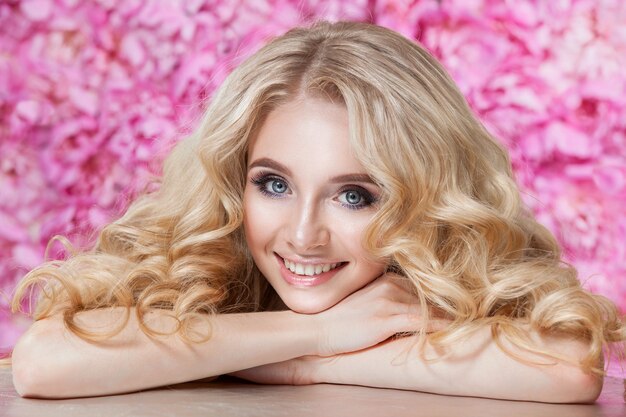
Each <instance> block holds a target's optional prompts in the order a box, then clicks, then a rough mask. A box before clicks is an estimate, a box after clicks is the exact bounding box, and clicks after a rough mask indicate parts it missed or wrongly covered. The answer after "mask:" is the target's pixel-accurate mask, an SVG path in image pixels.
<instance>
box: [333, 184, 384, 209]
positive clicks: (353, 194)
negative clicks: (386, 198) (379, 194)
mask: <svg viewBox="0 0 626 417" xmlns="http://www.w3.org/2000/svg"><path fill="white" fill-rule="evenodd" d="M351 187H355V186H351ZM338 200H339V202H340V203H341V205H343V206H344V207H347V208H349V209H352V210H359V209H362V208H365V207H369V206H371V205H372V204H373V203H374V202H375V200H376V199H375V198H374V196H373V195H372V194H371V193H370V192H369V191H367V190H365V189H363V188H361V187H357V188H349V189H346V190H344V191H342V192H341V193H340V194H339V198H338Z"/></svg>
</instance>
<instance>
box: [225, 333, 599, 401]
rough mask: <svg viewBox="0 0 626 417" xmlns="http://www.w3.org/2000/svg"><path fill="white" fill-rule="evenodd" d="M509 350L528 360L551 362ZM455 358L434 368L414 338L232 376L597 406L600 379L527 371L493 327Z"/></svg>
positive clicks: (544, 368) (577, 345)
mask: <svg viewBox="0 0 626 417" xmlns="http://www.w3.org/2000/svg"><path fill="white" fill-rule="evenodd" d="M535 339H536V341H537V344H538V345H539V346H541V347H545V348H548V349H553V350H554V351H556V352H559V353H560V354H563V355H566V356H569V357H572V358H580V357H582V356H583V355H584V353H585V352H586V349H587V347H586V346H585V343H583V342H580V341H576V340H567V339H562V338H556V337H550V338H546V337H543V338H540V337H538V336H537V337H535ZM504 344H505V346H507V347H508V348H510V349H511V350H512V351H514V352H517V353H519V354H521V355H522V356H523V357H526V358H528V359H530V360H534V361H537V362H541V363H547V362H550V360H549V359H547V358H545V357H539V356H536V355H531V354H530V353H528V352H522V351H521V350H519V349H516V348H515V347H514V346H512V345H510V344H508V343H506V342H504ZM452 352H453V353H452V355H451V356H450V357H449V358H447V359H443V360H440V361H436V362H430V363H428V362H426V361H424V360H422V359H420V356H419V353H418V351H417V347H416V346H415V337H404V338H399V339H393V340H389V341H386V342H384V343H381V344H379V345H377V346H374V347H370V348H368V349H364V350H361V351H358V352H351V353H344V354H341V355H336V356H333V357H327V358H323V357H304V358H298V359H294V360H292V361H287V362H284V363H281V364H274V365H266V366H262V367H259V368H255V369H251V370H247V371H240V372H238V373H235V374H234V375H235V376H238V377H242V378H246V379H251V380H254V381H257V382H265V383H296V384H305V383H334V384H349V385H363V386H370V387H381V388H396V389H404V390H414V391H423V392H430V393H437V394H444V395H459V396H475V397H487V398H498V399H508V400H524V401H540V402H552V403H577V402H582V403H588V402H593V401H595V399H597V397H598V396H599V394H600V391H601V389H602V378H598V377H595V376H593V375H589V374H585V373H583V372H582V371H581V370H580V368H578V367H577V366H573V365H569V364H567V363H563V362H554V361H553V362H554V363H555V364H554V365H529V364H525V363H522V362H519V361H517V360H515V359H513V358H511V357H510V356H508V355H507V354H506V353H504V352H503V351H502V350H501V349H500V348H499V347H498V346H497V344H496V343H495V342H494V341H493V340H492V337H491V332H490V329H489V328H484V329H481V330H480V331H479V332H477V333H476V334H474V335H473V336H471V337H470V338H469V339H468V340H467V341H466V342H465V343H463V344H460V345H458V346H454V347H453V348H452ZM425 353H426V358H432V357H434V356H435V353H434V350H433V348H432V347H431V346H430V345H428V344H427V345H426V347H425Z"/></svg>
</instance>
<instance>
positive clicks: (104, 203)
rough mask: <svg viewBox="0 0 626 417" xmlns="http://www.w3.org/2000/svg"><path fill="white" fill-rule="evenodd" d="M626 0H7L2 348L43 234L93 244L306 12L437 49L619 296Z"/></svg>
mask: <svg viewBox="0 0 626 417" xmlns="http://www.w3.org/2000/svg"><path fill="white" fill-rule="evenodd" d="M625 4H626V2H623V1H621V0H555V1H547V0H544V1H540V0H536V1H531V0H517V1H506V0H471V1H469V0H440V1H436V0H421V1H392V0H369V1H367V0H352V1H338V0H324V1H314V0H254V1H252V0H250V1H244V0H240V1H235V0H226V1H216V0H180V1H163V0H124V1H115V0H90V1H79V0H4V1H2V2H1V3H0V289H1V290H2V291H3V293H4V294H5V295H4V297H2V298H0V349H4V350H7V349H8V348H10V347H11V346H12V345H13V344H14V342H15V340H16V338H17V337H18V335H19V334H20V333H21V332H22V331H23V329H24V327H25V326H26V325H27V324H28V320H27V319H26V318H23V317H12V316H11V315H10V314H9V312H8V308H7V298H8V296H9V295H10V293H11V291H12V289H13V288H14V286H15V283H16V282H17V280H19V279H20V278H21V277H22V276H23V275H24V273H25V272H26V271H27V270H29V269H31V268H33V267H35V266H36V265H38V264H39V263H40V262H41V261H42V260H43V257H44V248H45V245H46V243H47V242H48V240H49V239H50V238H51V237H52V236H53V235H55V234H63V235H66V236H68V237H69V238H70V239H71V240H72V241H73V242H74V243H75V244H78V245H83V244H87V243H88V242H89V241H90V240H91V237H90V236H91V235H90V233H91V232H92V231H93V230H95V229H97V228H98V227H99V226H101V225H103V224H104V223H106V222H107V221H108V220H109V219H111V218H112V217H113V216H116V215H117V214H119V213H120V212H121V211H122V210H123V209H124V207H125V206H126V205H127V203H128V201H129V199H131V198H132V196H133V195H134V194H136V193H137V192H138V191H139V190H141V189H142V188H143V187H144V186H145V185H146V183H147V181H148V179H149V177H150V174H151V173H152V172H157V170H158V167H159V162H160V161H161V160H162V158H163V155H164V153H166V151H167V149H169V148H170V146H171V145H172V144H173V143H174V142H175V141H176V140H178V139H180V138H181V137H183V136H184V135H185V133H186V132H189V131H190V130H191V129H193V127H194V125H195V123H196V121H197V117H198V114H199V113H200V112H201V110H202V107H203V100H206V99H207V98H208V97H210V95H211V92H212V91H213V90H214V89H215V87H216V86H217V85H219V84H220V82H221V81H222V80H223V79H224V77H225V76H226V75H227V74H228V73H229V72H230V71H231V69H232V68H233V67H234V66H235V65H236V64H237V63H239V62H241V60H242V59H244V58H245V57H247V56H248V55H250V54H251V53H252V52H254V51H255V50H256V49H257V48H258V47H259V46H260V45H261V44H262V43H263V41H264V39H266V38H267V37H268V36H272V35H277V34H281V33H283V32H284V31H285V30H287V29H288V28H289V27H292V26H294V25H298V24H300V23H302V22H305V21H307V20H310V19H315V18H325V19H330V20H339V19H346V20H359V21H369V22H373V23H377V24H379V25H383V26H387V27H389V28H392V29H395V30H397V31H399V32H401V33H403V34H404V35H406V36H407V37H410V38H412V39H416V40H419V41H420V42H422V43H423V44H424V45H425V46H426V47H427V48H428V49H429V50H430V51H432V52H433V53H434V54H435V55H436V56H437V57H438V58H439V59H440V60H441V61H442V62H443V63H444V65H445V66H446V67H447V68H448V70H449V71H450V73H451V74H452V76H453V77H454V79H455V80H456V81H457V82H458V84H459V85H460V87H461V90H462V91H463V93H464V94H465V95H466V97H467V99H468V100H469V102H470V104H471V105H472V107H473V108H474V110H475V111H476V113H477V114H478V115H479V117H480V118H481V119H482V120H483V121H484V123H485V124H486V125H487V127H488V128H489V129H490V130H491V131H492V132H493V133H494V134H495V135H497V136H498V137H499V138H500V139H501V140H502V142H503V143H504V144H505V145H506V146H507V147H508V149H509V150H510V153H511V157H512V161H513V165H514V168H515V171H516V173H517V178H518V180H519V184H520V186H521V188H522V190H523V195H524V198H525V201H526V203H527V204H528V205H529V206H530V207H531V208H532V210H533V211H534V212H535V213H536V215H537V216H538V218H539V219H540V221H541V222H542V223H543V224H545V225H546V226H547V227H549V228H550V229H551V230H552V231H553V232H554V233H555V234H556V236H557V237H558V239H559V240H560V242H561V243H562V245H563V248H564V253H565V258H566V259H567V260H568V261H570V262H572V263H573V264H574V265H576V267H577V268H578V270H579V272H580V278H581V280H582V281H583V283H584V285H585V287H586V288H589V289H590V290H592V291H594V292H597V293H600V294H604V295H606V296H607V297H609V298H611V299H612V300H614V301H615V302H616V303H617V304H618V305H619V306H620V308H621V309H622V310H623V311H626V209H625V201H626V71H625V70H624V68H626V26H625V25H624V22H626V5H625ZM52 255H53V256H60V253H56V252H54V251H53V253H52Z"/></svg>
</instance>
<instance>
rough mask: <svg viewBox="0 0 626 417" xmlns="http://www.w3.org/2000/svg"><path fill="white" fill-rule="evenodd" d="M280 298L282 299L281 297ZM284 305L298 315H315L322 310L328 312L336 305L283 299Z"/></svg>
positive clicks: (318, 301) (317, 301)
mask: <svg viewBox="0 0 626 417" xmlns="http://www.w3.org/2000/svg"><path fill="white" fill-rule="evenodd" d="M281 298H282V297H281ZM283 302H284V303H285V305H286V306H287V307H288V308H289V309H290V310H291V311H294V312H296V313H300V314H316V313H321V312H322V311H324V310H328V309H329V308H331V307H332V306H334V305H335V304H336V303H333V302H328V301H323V300H311V299H309V300H293V299H285V298H283Z"/></svg>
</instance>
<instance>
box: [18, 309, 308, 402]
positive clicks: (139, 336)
mask: <svg viewBox="0 0 626 417" xmlns="http://www.w3.org/2000/svg"><path fill="white" fill-rule="evenodd" d="M122 314H123V309H119V308H117V309H103V310H92V311H86V312H81V313H79V314H78V317H77V318H78V321H79V322H80V323H82V324H86V325H88V327H89V328H94V329H100V330H101V329H103V327H106V326H112V325H113V324H114V323H115V322H116V320H117V319H121V318H122ZM305 319H306V316H305V315H299V314H297V313H293V312H291V311H281V312H263V313H246V314H228V315H219V316H215V317H214V318H213V319H212V321H211V325H212V335H211V338H210V339H209V340H208V341H207V342H204V343H200V344H187V343H185V342H184V341H183V340H182V339H181V337H180V336H179V335H178V334H173V335H170V336H159V337H157V338H156V339H151V338H149V337H148V336H147V335H145V334H144V333H143V332H142V331H141V330H140V328H139V324H138V320H137V318H136V317H135V314H134V310H131V314H130V319H129V322H128V324H127V325H126V327H125V328H124V329H123V330H122V332H121V333H119V334H118V335H116V336H114V337H112V338H111V339H109V340H107V341H106V342H97V343H89V342H86V341H84V340H82V339H80V338H78V337H77V336H76V335H74V334H73V333H71V332H69V331H68V330H67V329H65V328H64V326H63V323H62V320H61V319H60V318H59V317H53V318H49V319H45V320H42V321H40V322H37V323H35V324H33V326H32V327H31V329H29V330H28V332H27V333H26V334H25V335H24V336H23V337H22V339H21V340H20V341H19V342H18V344H17V346H16V347H15V350H14V352H13V372H14V383H15V386H16V389H17V390H18V392H19V393H20V394H21V395H25V396H37V397H49V398H59V397H79V396H93V395H109V394H116V393H123V392H130V391H136V390H140V389H146V388H152V387H156V386H161V385H169V384H175V383H180V382H184V381H189V380H195V379H201V378H206V377H210V376H215V375H220V374H225V373H228V372H232V371H236V370H239V369H244V368H249V367H253V366H258V365H262V364H266V363H272V362H278V361H284V360H288V359H291V358H295V357H298V356H302V355H308V354H313V353H315V348H316V345H315V341H314V338H315V334H314V333H312V331H311V330H308V329H309V327H310V326H306V325H305V323H304V322H303V320H305ZM146 321H147V322H148V323H149V325H150V327H152V328H154V329H156V330H159V331H164V332H169V331H171V330H172V329H173V328H174V325H175V322H174V320H173V319H172V318H169V317H166V316H165V314H163V312H162V311H160V310H152V311H151V312H150V313H149V314H148V316H147V317H146ZM195 326H196V327H195V328H194V329H193V330H194V331H197V332H200V333H201V334H202V333H206V331H207V327H208V323H207V322H201V321H198V322H197V323H196V325H195ZM109 328H110V327H109Z"/></svg>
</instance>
